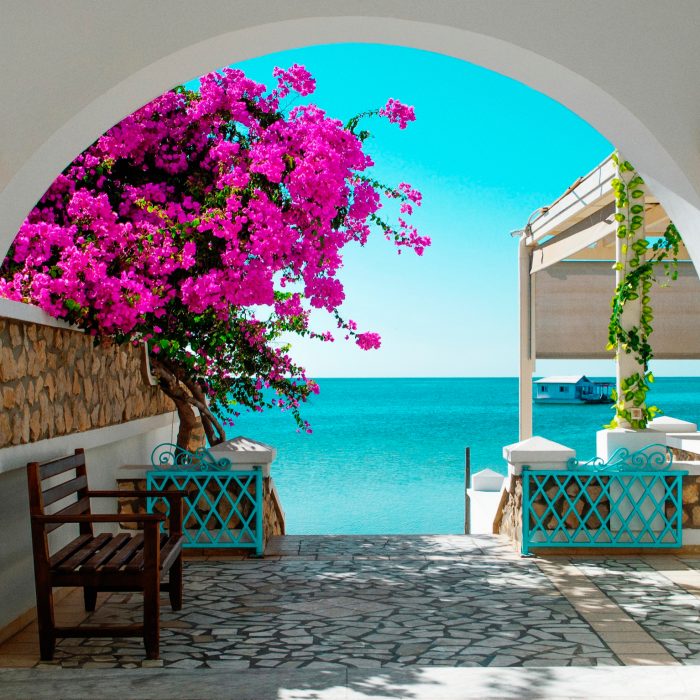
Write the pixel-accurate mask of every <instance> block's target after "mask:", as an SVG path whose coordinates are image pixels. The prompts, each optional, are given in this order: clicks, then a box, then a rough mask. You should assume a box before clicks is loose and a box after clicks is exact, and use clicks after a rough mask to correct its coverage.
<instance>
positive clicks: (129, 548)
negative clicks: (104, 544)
mask: <svg viewBox="0 0 700 700" xmlns="http://www.w3.org/2000/svg"><path fill="white" fill-rule="evenodd" d="M142 549H143V533H142V532H139V533H138V534H136V535H134V536H133V537H132V538H131V540H129V542H127V544H126V545H125V546H124V547H122V548H121V549H120V550H119V551H118V552H117V553H116V554H115V555H114V556H113V557H112V558H111V559H110V560H109V561H108V562H107V563H106V564H105V565H104V566H103V567H102V571H119V569H121V567H122V566H124V565H125V564H126V563H128V562H129V561H130V560H131V559H132V557H134V556H135V555H136V553H137V552H138V551H139V550H142Z"/></svg>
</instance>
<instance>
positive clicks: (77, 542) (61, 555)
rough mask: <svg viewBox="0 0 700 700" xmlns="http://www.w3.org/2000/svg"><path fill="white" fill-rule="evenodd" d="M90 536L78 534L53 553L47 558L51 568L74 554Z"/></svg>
mask: <svg viewBox="0 0 700 700" xmlns="http://www.w3.org/2000/svg"><path fill="white" fill-rule="evenodd" d="M91 537H92V535H80V537H76V538H75V539H74V540H73V541H72V542H69V543H68V544H67V545H66V546H65V547H63V548H62V549H59V550H58V552H56V554H54V555H53V556H52V557H51V558H50V559H49V566H50V567H51V568H52V569H53V568H54V567H56V566H58V565H59V564H60V563H61V562H62V561H64V560H65V559H67V558H68V557H70V556H71V555H72V554H75V552H77V551H78V550H79V549H80V548H81V547H82V546H84V545H85V543H86V542H87V541H88V540H89V539H90V538H91Z"/></svg>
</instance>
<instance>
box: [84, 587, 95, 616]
mask: <svg viewBox="0 0 700 700" xmlns="http://www.w3.org/2000/svg"><path fill="white" fill-rule="evenodd" d="M83 598H84V599H85V610H86V612H93V611H94V610H95V606H96V605H97V589H96V588H92V587H91V586H85V587H84V588H83Z"/></svg>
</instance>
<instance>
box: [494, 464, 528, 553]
mask: <svg viewBox="0 0 700 700" xmlns="http://www.w3.org/2000/svg"><path fill="white" fill-rule="evenodd" d="M506 484H507V487H506V489H505V490H504V491H503V493H502V494H501V503H500V505H499V507H498V510H497V512H496V519H495V521H494V532H495V533H500V534H501V535H505V536H506V537H507V538H508V539H509V540H510V541H511V542H512V543H513V544H514V545H515V546H516V547H517V548H518V549H519V548H520V542H521V541H522V537H523V527H522V525H523V480H522V478H521V477H519V476H512V477H506Z"/></svg>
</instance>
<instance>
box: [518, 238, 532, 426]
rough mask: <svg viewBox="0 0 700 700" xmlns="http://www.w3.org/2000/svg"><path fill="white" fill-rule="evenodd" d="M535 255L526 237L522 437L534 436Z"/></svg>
mask: <svg viewBox="0 0 700 700" xmlns="http://www.w3.org/2000/svg"><path fill="white" fill-rule="evenodd" d="M530 267H531V255H530V248H529V247H528V245H527V240H526V236H523V237H522V238H521V239H520V244H519V246H518V285H519V293H520V365H519V371H518V377H519V381H518V423H519V435H520V437H519V438H518V439H519V440H527V438H530V437H532V375H533V373H534V371H535V343H534V311H535V310H534V303H533V286H534V283H535V280H534V278H533V276H532V275H531V274H530Z"/></svg>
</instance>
